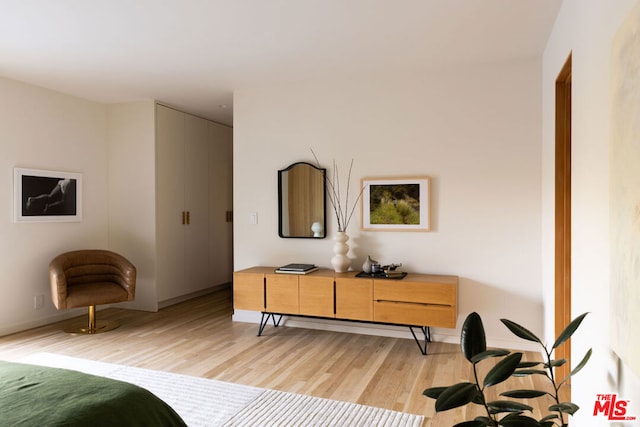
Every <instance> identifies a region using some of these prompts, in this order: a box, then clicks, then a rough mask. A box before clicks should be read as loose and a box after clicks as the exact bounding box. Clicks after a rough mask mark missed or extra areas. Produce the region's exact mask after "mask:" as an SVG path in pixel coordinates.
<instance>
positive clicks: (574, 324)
mask: <svg viewBox="0 0 640 427" xmlns="http://www.w3.org/2000/svg"><path fill="white" fill-rule="evenodd" d="M587 314H589V313H588V312H587V313H582V314H581V315H580V316H578V317H576V318H575V319H573V320H572V321H571V323H569V324H568V325H567V327H566V328H564V331H562V332H561V333H560V335H559V336H558V339H557V340H556V342H555V343H553V347H552V348H557V347H558V346H560V344H562V343H563V342H565V341H566V340H568V339H569V338H571V335H573V333H574V332H575V331H576V329H578V327H579V326H580V324H581V323H582V321H583V320H584V318H585V316H586V315H587Z"/></svg>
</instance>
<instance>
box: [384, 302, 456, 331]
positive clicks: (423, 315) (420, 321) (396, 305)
mask: <svg viewBox="0 0 640 427" xmlns="http://www.w3.org/2000/svg"><path fill="white" fill-rule="evenodd" d="M373 314H374V320H375V321H376V322H384V323H397V324H401V325H415V326H437V327H442V328H455V326H456V317H457V310H456V307H453V306H446V305H427V304H416V303H402V302H390V301H376V302H374V304H373Z"/></svg>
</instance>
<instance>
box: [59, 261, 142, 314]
mask: <svg viewBox="0 0 640 427" xmlns="http://www.w3.org/2000/svg"><path fill="white" fill-rule="evenodd" d="M49 275H50V279H51V298H52V300H53V303H54V305H55V306H56V307H57V308H58V309H62V308H73V307H83V306H88V305H97V304H110V303H116V302H122V301H132V300H133V299H134V298H135V287H136V268H135V266H134V265H133V264H132V263H131V262H130V261H129V260H127V259H126V258H125V257H123V256H122V255H119V254H117V253H115V252H111V251H107V250H103V249H83V250H77V251H71V252H66V253H63V254H60V255H58V256H57V257H55V258H54V259H53V260H52V261H51V263H50V264H49ZM72 293H77V294H84V295H81V296H79V297H76V298H74V299H73V301H71V302H70V301H69V300H68V298H67V297H68V296H69V294H72Z"/></svg>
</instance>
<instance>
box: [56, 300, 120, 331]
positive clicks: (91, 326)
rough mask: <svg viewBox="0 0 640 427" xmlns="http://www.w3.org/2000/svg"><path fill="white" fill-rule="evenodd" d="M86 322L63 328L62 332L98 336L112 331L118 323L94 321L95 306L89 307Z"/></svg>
mask: <svg viewBox="0 0 640 427" xmlns="http://www.w3.org/2000/svg"><path fill="white" fill-rule="evenodd" d="M87 318H88V321H87V322H84V323H76V324H75V325H70V326H69V327H68V328H65V329H64V331H65V332H67V333H69V334H99V333H102V332H108V331H113V330H114V329H116V328H117V327H118V326H120V323H118V322H116V321H115V320H96V306H95V305H90V306H89V313H88V316H87Z"/></svg>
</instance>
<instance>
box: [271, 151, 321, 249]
mask: <svg viewBox="0 0 640 427" xmlns="http://www.w3.org/2000/svg"><path fill="white" fill-rule="evenodd" d="M325 174H326V169H322V168H318V167H316V166H314V165H312V164H310V163H306V162H298V163H293V164H292V165H290V166H289V167H287V168H286V169H282V170H279V171H278V220H279V221H278V234H279V235H280V237H293V238H307V239H323V238H324V237H325V235H326V231H325V230H326V229H327V223H326V215H325V213H326V211H325V197H326V191H325Z"/></svg>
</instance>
